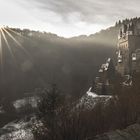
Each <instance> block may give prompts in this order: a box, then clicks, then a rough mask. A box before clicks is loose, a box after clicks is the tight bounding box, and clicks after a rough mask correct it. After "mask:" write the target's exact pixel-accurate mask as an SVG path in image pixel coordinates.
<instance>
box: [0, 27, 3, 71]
mask: <svg viewBox="0 0 140 140" xmlns="http://www.w3.org/2000/svg"><path fill="white" fill-rule="evenodd" d="M2 55H3V54H2V37H1V29H0V64H1V65H0V67H1V70H2V69H3V56H2Z"/></svg>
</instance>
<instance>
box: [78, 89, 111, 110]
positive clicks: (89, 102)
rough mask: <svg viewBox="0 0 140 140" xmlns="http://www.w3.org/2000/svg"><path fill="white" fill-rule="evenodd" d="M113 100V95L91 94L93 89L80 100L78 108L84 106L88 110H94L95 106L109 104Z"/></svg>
mask: <svg viewBox="0 0 140 140" xmlns="http://www.w3.org/2000/svg"><path fill="white" fill-rule="evenodd" d="M111 99H112V96H111V95H97V94H96V93H93V92H91V88H89V90H88V91H87V92H86V94H85V95H84V96H83V97H82V98H81V99H80V101H79V103H78V105H77V106H84V107H85V108H87V109H91V108H94V106H95V105H96V104H97V103H99V102H102V103H107V102H108V101H109V100H111Z"/></svg>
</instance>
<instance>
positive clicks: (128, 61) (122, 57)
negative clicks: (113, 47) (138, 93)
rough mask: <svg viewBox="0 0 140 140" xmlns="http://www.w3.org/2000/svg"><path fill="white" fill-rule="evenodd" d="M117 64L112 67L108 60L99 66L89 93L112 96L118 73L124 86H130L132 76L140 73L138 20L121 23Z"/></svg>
mask: <svg viewBox="0 0 140 140" xmlns="http://www.w3.org/2000/svg"><path fill="white" fill-rule="evenodd" d="M116 53H117V62H116V66H115V67H114V65H113V62H112V60H111V59H110V58H109V59H108V60H107V61H106V63H105V64H102V65H101V68H100V69H99V74H98V77H96V78H95V81H94V83H93V86H92V90H91V92H95V93H97V94H105V95H107V94H112V90H113V82H114V81H115V76H116V74H117V73H118V74H119V75H120V76H121V77H122V78H123V81H122V84H123V85H124V86H130V85H132V78H131V77H132V76H133V74H135V73H138V72H140V19H139V20H137V19H135V20H131V21H128V22H127V23H123V24H122V27H121V28H120V31H119V35H118V45H117V52H116Z"/></svg>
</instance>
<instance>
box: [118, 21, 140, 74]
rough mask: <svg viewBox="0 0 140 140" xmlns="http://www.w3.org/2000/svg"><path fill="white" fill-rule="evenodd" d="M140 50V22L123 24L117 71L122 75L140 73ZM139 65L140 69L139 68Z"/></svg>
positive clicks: (119, 41) (120, 33) (119, 42)
mask: <svg viewBox="0 0 140 140" xmlns="http://www.w3.org/2000/svg"><path fill="white" fill-rule="evenodd" d="M139 49H140V21H131V22H129V23H128V24H123V26H122V27H121V29H120V32H119V38H118V52H117V55H118V56H117V57H118V61H117V66H116V69H117V71H118V73H120V74H121V75H127V74H132V73H133V72H134V71H136V72H137V71H140V65H139V64H138V63H139V60H138V58H137V55H138V51H137V50H139ZM138 65H139V67H138Z"/></svg>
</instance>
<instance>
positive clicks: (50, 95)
mask: <svg viewBox="0 0 140 140" xmlns="http://www.w3.org/2000/svg"><path fill="white" fill-rule="evenodd" d="M64 98H65V97H64V95H62V94H61V93H60V91H59V90H58V89H57V86H56V85H55V84H53V85H52V86H51V89H50V90H45V91H44V93H43V94H42V96H41V100H40V102H39V104H38V109H39V117H40V118H41V119H42V121H43V123H44V125H45V126H46V127H47V129H48V130H49V132H50V133H49V134H48V136H47V137H48V138H47V139H51V140H54V139H56V135H55V133H56V131H55V129H56V127H57V123H58V119H59V110H60V109H61V107H62V105H63V103H64V101H65V99H64Z"/></svg>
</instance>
